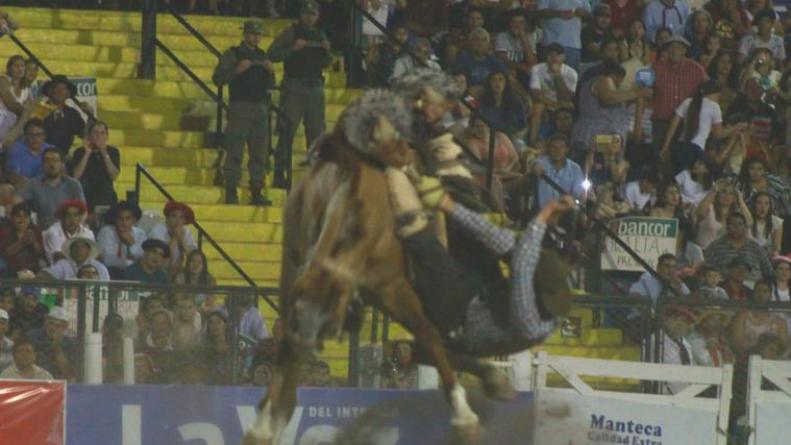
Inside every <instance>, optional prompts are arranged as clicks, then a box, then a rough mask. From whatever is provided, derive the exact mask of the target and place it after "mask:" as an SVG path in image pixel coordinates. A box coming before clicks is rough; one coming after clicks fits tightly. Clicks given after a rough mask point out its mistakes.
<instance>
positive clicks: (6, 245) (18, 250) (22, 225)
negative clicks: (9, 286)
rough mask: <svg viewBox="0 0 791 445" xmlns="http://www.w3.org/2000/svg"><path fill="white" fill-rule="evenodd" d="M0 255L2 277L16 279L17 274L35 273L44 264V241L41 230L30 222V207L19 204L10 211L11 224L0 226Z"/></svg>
mask: <svg viewBox="0 0 791 445" xmlns="http://www.w3.org/2000/svg"><path fill="white" fill-rule="evenodd" d="M0 255H2V257H3V260H4V261H5V273H4V275H5V276H7V277H11V278H17V274H18V273H19V272H24V271H29V272H32V273H34V274H35V273H36V272H38V270H39V267H40V265H41V264H44V262H45V260H46V257H45V256H44V239H43V237H42V234H41V228H40V227H39V226H37V225H35V224H33V223H32V222H31V218H30V207H28V205H27V204H25V203H19V204H17V205H15V206H14V208H13V209H12V210H11V224H7V225H2V226H0Z"/></svg>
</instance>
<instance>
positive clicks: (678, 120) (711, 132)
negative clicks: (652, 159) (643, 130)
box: [659, 80, 746, 171]
mask: <svg viewBox="0 0 791 445" xmlns="http://www.w3.org/2000/svg"><path fill="white" fill-rule="evenodd" d="M721 91H722V90H721V88H720V85H719V84H718V83H717V82H716V81H713V80H709V81H706V82H704V83H703V84H702V85H701V86H699V87H698V89H697V90H695V94H693V95H692V97H688V98H686V99H684V101H683V102H681V105H679V106H678V108H676V113H675V116H673V120H672V121H671V122H670V129H668V131H667V135H666V136H665V141H664V143H663V144H662V150H661V151H660V152H659V155H660V157H661V158H662V159H664V160H670V159H671V154H672V160H673V165H674V167H675V171H681V170H684V169H685V168H688V167H689V166H691V165H692V163H693V162H694V161H695V159H697V158H698V157H699V156H700V154H701V153H703V150H704V149H705V148H706V141H707V140H708V139H709V136H713V137H715V138H717V139H722V138H725V137H728V136H729V135H730V134H731V133H732V132H734V131H737V130H740V129H742V128H746V124H739V125H736V126H734V127H723V125H722V110H721V109H720V104H719V103H718V102H719V100H720V93H721ZM682 122H683V127H682V131H681V138H680V140H681V143H680V144H678V145H676V146H675V147H674V150H673V151H672V153H671V147H670V145H671V144H672V143H673V138H674V136H675V134H676V131H677V130H678V128H679V126H681V125H682Z"/></svg>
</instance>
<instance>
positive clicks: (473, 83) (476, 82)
mask: <svg viewBox="0 0 791 445" xmlns="http://www.w3.org/2000/svg"><path fill="white" fill-rule="evenodd" d="M453 69H454V70H458V71H461V72H463V73H464V75H466V76H467V83H468V85H469V87H470V92H471V93H472V94H473V95H474V96H476V97H477V96H479V95H480V93H481V91H482V90H483V87H484V84H485V82H486V78H487V77H489V75H490V74H491V73H493V72H495V71H499V72H502V73H504V72H507V71H508V67H507V66H506V65H505V63H503V61H502V60H500V59H499V58H498V57H497V56H495V55H494V54H492V50H491V40H490V38H489V32H488V31H486V30H485V29H483V28H475V29H473V30H472V32H471V33H470V45H469V47H468V48H467V49H466V50H464V51H462V52H461V54H459V56H458V57H457V58H456V61H455V62H454V64H453Z"/></svg>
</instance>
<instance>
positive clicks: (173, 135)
mask: <svg viewBox="0 0 791 445" xmlns="http://www.w3.org/2000/svg"><path fill="white" fill-rule="evenodd" d="M277 140H278V137H277V135H273V136H272V146H273V147H274V146H277ZM110 142H111V144H112V145H117V146H119V147H125V146H128V145H134V146H148V147H163V149H167V148H172V149H181V148H190V149H195V148H209V147H210V146H211V145H212V144H213V143H214V141H213V140H212V138H211V137H209V135H208V134H207V133H206V132H202V131H183V130H182V131H167V130H165V131H163V130H143V129H136V128H120V129H116V130H111V133H110ZM75 144H76V145H79V144H81V142H79V141H75ZM292 149H293V150H294V151H295V152H297V153H301V152H304V151H305V150H306V146H305V138H304V137H303V136H300V135H297V136H296V137H295V138H294V144H293V146H292Z"/></svg>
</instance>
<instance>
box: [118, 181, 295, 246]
mask: <svg viewBox="0 0 791 445" xmlns="http://www.w3.org/2000/svg"><path fill="white" fill-rule="evenodd" d="M114 186H115V191H116V193H118V194H119V196H124V194H125V193H126V191H127V190H134V188H135V185H134V183H131V182H116V183H115V184H114ZM167 190H168V192H169V193H170V194H171V195H172V196H173V198H174V199H176V200H177V201H184V202H187V203H190V204H193V203H194V204H222V203H224V202H225V190H223V189H222V188H221V187H210V186H196V185H191V186H187V185H172V186H169V187H167ZM264 194H265V195H266V196H267V197H268V198H269V199H270V200H271V201H272V202H273V205H274V206H275V207H282V206H283V201H284V200H285V192H284V191H283V190H279V189H274V188H268V189H266V190H265V191H264ZM238 195H239V201H240V202H243V203H247V202H250V193H249V191H248V189H247V188H240V189H239V191H238ZM162 198H163V197H162V194H161V193H160V192H159V191H158V190H157V189H156V188H154V186H153V185H150V184H148V183H147V182H146V181H143V183H142V185H141V190H140V201H141V202H152V201H153V202H156V201H160V200H162ZM212 235H213V233H212ZM258 241H260V242H265V241H266V240H263V239H262V240H258Z"/></svg>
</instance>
